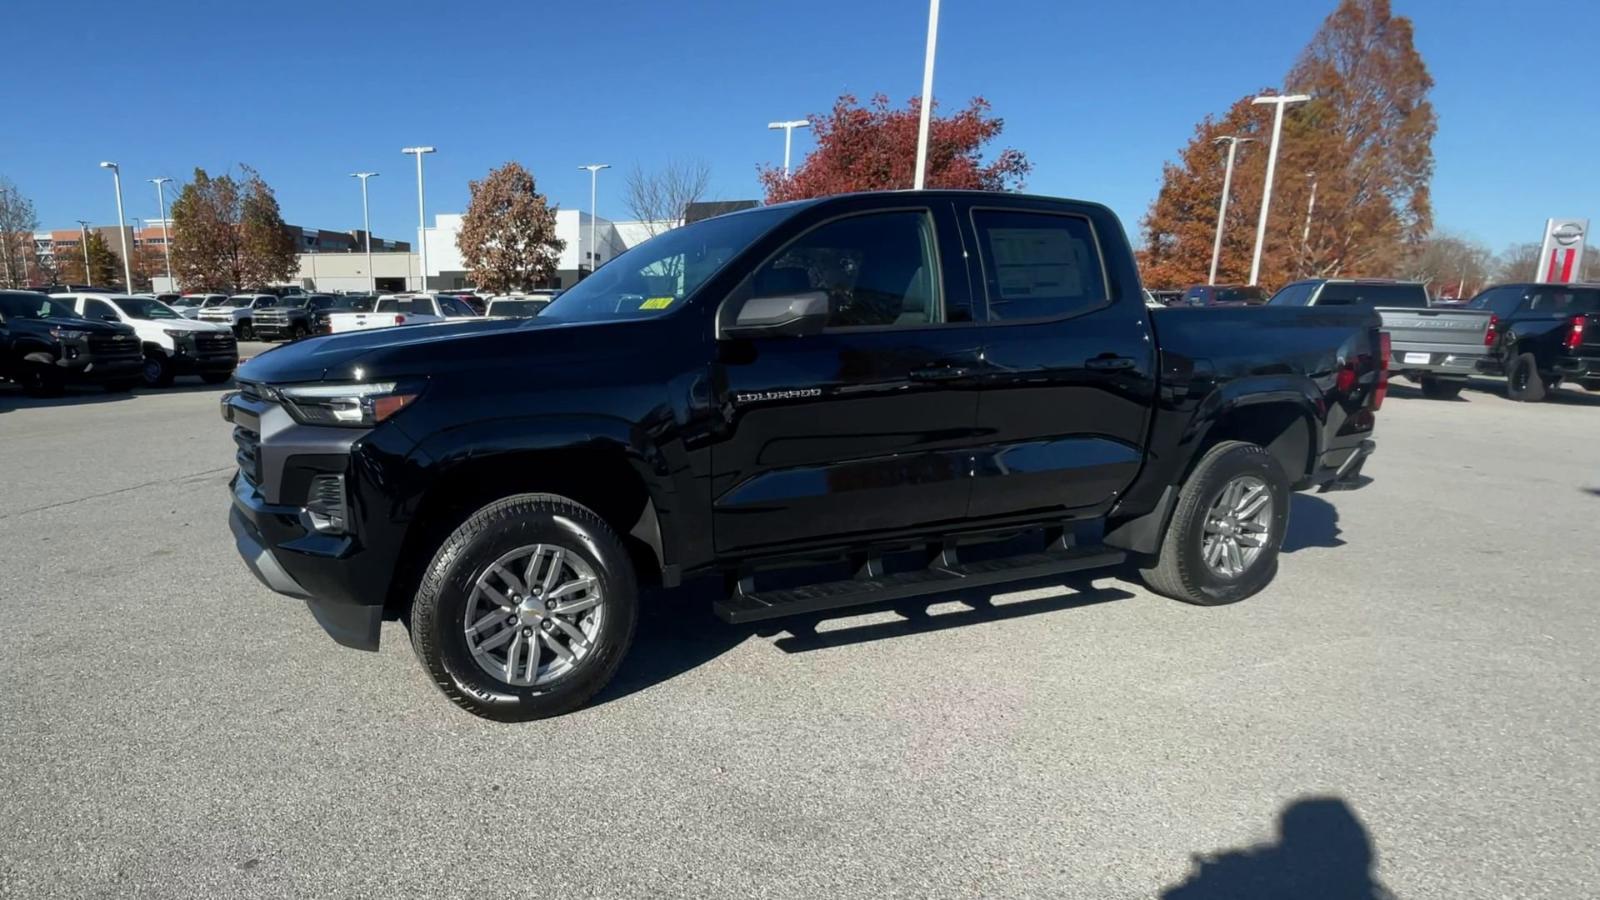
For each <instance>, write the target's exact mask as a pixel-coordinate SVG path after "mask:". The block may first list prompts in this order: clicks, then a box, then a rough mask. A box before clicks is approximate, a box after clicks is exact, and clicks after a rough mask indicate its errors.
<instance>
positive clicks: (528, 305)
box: [489, 300, 550, 316]
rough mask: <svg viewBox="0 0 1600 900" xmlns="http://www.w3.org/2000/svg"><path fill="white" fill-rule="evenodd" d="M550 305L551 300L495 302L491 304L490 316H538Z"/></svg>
mask: <svg viewBox="0 0 1600 900" xmlns="http://www.w3.org/2000/svg"><path fill="white" fill-rule="evenodd" d="M549 305H550V301H549V300H495V301H493V302H491V303H490V304H489V315H491V316H536V315H538V314H539V310H541V309H544V308H545V307H546V306H549Z"/></svg>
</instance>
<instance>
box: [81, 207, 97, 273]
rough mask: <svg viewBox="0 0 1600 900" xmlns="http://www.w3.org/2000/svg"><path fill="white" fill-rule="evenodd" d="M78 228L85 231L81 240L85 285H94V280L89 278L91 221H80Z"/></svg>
mask: <svg viewBox="0 0 1600 900" xmlns="http://www.w3.org/2000/svg"><path fill="white" fill-rule="evenodd" d="M78 228H79V229H80V230H82V231H83V237H82V238H80V240H82V241H83V283H84V284H93V283H94V280H93V279H91V278H90V277H89V220H87V219H79V220H78Z"/></svg>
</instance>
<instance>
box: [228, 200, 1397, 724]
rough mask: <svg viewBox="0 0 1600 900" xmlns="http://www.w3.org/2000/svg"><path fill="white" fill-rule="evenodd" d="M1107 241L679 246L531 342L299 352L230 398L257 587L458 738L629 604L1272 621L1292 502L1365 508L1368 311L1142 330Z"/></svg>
mask: <svg viewBox="0 0 1600 900" xmlns="http://www.w3.org/2000/svg"><path fill="white" fill-rule="evenodd" d="M1142 296H1143V295H1142V290H1141V287H1140V284H1139V277H1138V273H1137V271H1136V269H1135V267H1134V258H1133V253H1132V250H1131V248H1130V247H1129V245H1128V242H1127V238H1126V236H1125V234H1124V232H1123V230H1122V226H1121V224H1120V223H1119V222H1118V221H1117V219H1116V217H1115V216H1114V215H1113V214H1112V213H1111V211H1110V210H1108V209H1107V208H1105V207H1103V206H1099V205H1095V204H1091V203H1083V202H1076V201H1069V200H1059V199H1051V198H1043V197H1028V196H1022V195H1013V194H996V193H976V192H957V191H926V192H909V191H908V192H890V193H866V194H852V195H843V196H836V197H828V198H823V199H816V200H807V201H800V202H795V203H787V204H781V205H776V206H768V207H763V208H757V209H753V210H748V211H744V212H738V213H733V214H729V215H724V216H720V217H717V218H711V219H706V220H704V221H700V222H696V223H694V224H691V225H686V226H683V227H681V228H675V229H673V230H671V231H667V232H665V233H663V234H661V235H658V236H657V237H655V238H653V239H651V240H649V241H646V242H644V243H642V244H640V245H638V246H637V247H634V248H633V249H631V250H629V251H628V252H627V253H625V254H623V255H620V256H618V257H617V258H616V259H614V260H611V261H610V262H608V263H606V265H605V267H604V268H602V269H600V270H599V271H597V272H596V273H594V274H593V275H591V276H590V277H588V278H586V279H584V280H583V281H581V282H579V283H578V284H577V285H576V286H575V287H573V288H572V289H571V290H569V291H567V292H565V293H563V294H562V295H561V296H560V297H559V298H557V299H556V300H555V301H554V302H553V303H551V304H550V306H548V307H546V308H545V309H544V310H543V311H542V312H541V313H540V314H539V316H537V317H535V318H529V319H474V320H471V321H458V322H448V323H440V324H433V325H428V326H424V327H420V328H382V329H376V330H369V331H361V332H355V333H349V334H334V335H328V336H325V337H316V338H311V339H309V340H304V341H300V342H298V343H294V344H290V345H287V346H284V347H279V348H277V349H274V350H273V351H272V352H270V353H264V354H262V355H260V356H258V357H256V358H255V359H253V360H251V361H249V362H248V363H246V364H245V365H244V366H243V367H242V368H241V369H240V370H239V375H238V383H239V386H240V389H239V390H238V391H236V392H233V393H230V394H228V395H226V396H224V398H223V400H222V406H221V413H222V417H223V418H224V419H225V420H226V421H227V422H228V423H230V425H231V427H232V429H233V440H234V443H235V444H236V447H237V453H236V459H237V463H238V472H237V474H236V475H235V476H234V478H233V479H232V483H231V488H232V504H231V509H230V512H229V521H230V527H231V529H232V532H233V535H234V537H235V541H236V544H237V549H238V551H239V553H240V555H241V556H242V557H243V558H244V561H245V563H246V565H247V566H248V567H249V569H250V570H251V571H252V572H253V573H254V574H255V576H256V577H257V578H259V579H260V580H261V581H262V582H263V583H264V584H266V585H267V586H268V587H270V588H272V589H273V590H275V591H278V592H280V593H283V594H286V595H289V596H292V597H299V598H303V599H304V600H305V601H306V603H307V605H308V606H309V608H310V610H311V612H312V614H313V615H314V616H315V618H316V619H317V620H318V621H319V622H320V624H321V625H322V626H323V627H324V629H325V630H327V631H328V632H329V634H330V635H331V636H332V637H333V638H334V639H335V640H336V641H338V642H339V643H342V644H345V645H347V646H351V647H357V648H364V649H369V650H371V649H376V648H377V645H378V640H379V632H380V624H381V622H382V620H383V619H384V618H385V616H386V614H388V615H389V616H391V617H395V618H400V619H402V620H403V621H404V622H405V623H406V626H407V627H408V628H409V631H410V636H411V642H412V645H413V647H414V649H415V651H416V653H417V655H418V656H419V657H420V659H421V661H422V664H423V666H424V667H425V668H426V669H427V671H428V673H429V674H430V676H431V677H432V678H433V679H434V680H435V682H436V683H437V684H438V685H439V686H440V688H441V689H442V690H443V692H444V693H445V694H446V695H447V696H448V697H449V698H450V699H451V700H452V701H454V702H455V703H457V704H459V705H460V706H462V707H464V708H466V709H468V710H470V711H471V712H473V713H476V714H478V715H482V716H485V717H489V718H494V719H501V720H521V719H531V718H539V717H543V716H549V715H555V714H559V713H562V712H565V711H568V710H571V709H574V708H576V707H578V706H580V705H582V704H583V703H585V702H586V701H587V700H588V699H589V698H590V697H591V696H593V695H594V694H595V692H596V691H598V690H600V689H601V687H602V686H604V685H605V684H606V682H607V681H608V680H609V679H610V678H611V677H612V675H613V674H614V673H615V672H616V670H617V666H618V664H619V663H620V662H621V660H622V658H623V655H624V654H625V653H626V652H627V650H628V647H629V644H630V642H631V641H632V639H633V632H634V627H635V622H636V620H637V618H638V615H639V603H640V599H639V598H640V589H641V587H645V586H663V587H668V588H670V587H672V586H675V585H677V584H679V583H680V582H681V581H683V580H684V579H685V578H687V577H690V576H701V575H708V576H713V577H714V576H716V575H720V576H721V577H722V578H723V579H724V583H725V584H726V586H727V591H726V594H725V595H724V596H722V597H720V598H719V599H718V600H717V601H716V602H715V604H714V609H715V612H716V613H717V614H718V615H719V616H720V617H721V618H723V619H724V620H726V621H728V622H732V623H744V622H752V621H756V620H762V619H772V618H778V617H782V616H789V615H797V614H801V615H817V614H822V613H824V612H825V611H828V610H833V609H838V608H842V607H849V606H853V605H859V604H871V603H878V602H881V601H897V602H902V603H903V602H908V601H909V600H910V599H911V598H918V597H923V596H929V595H936V594H940V593H946V592H949V591H951V590H955V589H968V588H975V587H984V586H990V585H997V584H1002V583H1007V582H1013V581H1016V580H1020V579H1035V578H1041V577H1056V576H1060V575H1063V574H1065V573H1071V572H1080V571H1084V570H1090V569H1105V568H1108V567H1118V566H1121V565H1122V564H1124V563H1125V562H1132V563H1134V564H1135V565H1136V566H1137V568H1138V569H1139V570H1140V572H1141V574H1142V576H1143V578H1144V580H1145V581H1146V583H1147V584H1148V585H1149V586H1150V587H1151V588H1152V589H1153V590H1154V591H1156V592H1158V593H1161V594H1164V595H1166V596H1169V597H1173V598H1176V599H1178V600H1183V601H1187V602H1190V603H1195V604H1202V605H1216V604H1223V603H1231V602H1234V601H1237V600H1241V599H1243V598H1245V597H1248V596H1250V595H1251V594H1254V593H1256V592H1257V591H1260V590H1261V589H1262V588H1264V587H1266V586H1267V584H1268V583H1269V582H1270V581H1271V580H1272V578H1273V576H1274V574H1275V573H1276V572H1277V567H1278V550H1279V547H1280V545H1281V543H1282V541H1283V537H1284V530H1285V527H1286V526H1287V523H1288V515H1289V499H1290V492H1291V491H1293V490H1300V489H1306V488H1311V487H1319V488H1323V489H1330V488H1335V487H1351V486H1359V485H1361V484H1364V483H1365V481H1366V479H1363V478H1361V476H1360V471H1361V469H1362V466H1363V464H1364V463H1365V462H1366V460H1367V458H1368V454H1369V453H1370V452H1371V451H1372V449H1373V446H1374V444H1373V440H1372V434H1373V425H1374V419H1375V413H1376V412H1377V410H1378V408H1379V406H1380V405H1381V403H1382V401H1383V398H1384V395H1385V392H1386V390H1387V371H1386V368H1387V359H1386V353H1385V350H1386V346H1385V339H1384V338H1383V337H1382V336H1381V334H1380V329H1379V318H1378V315H1377V313H1375V312H1373V311H1372V310H1370V309H1363V308H1347V309H1326V310H1315V311H1311V310H1300V309H1269V308H1261V307H1258V308H1254V309H1196V310H1187V309H1163V310H1149V309H1147V308H1146V306H1145V304H1144V301H1143V299H1142Z"/></svg>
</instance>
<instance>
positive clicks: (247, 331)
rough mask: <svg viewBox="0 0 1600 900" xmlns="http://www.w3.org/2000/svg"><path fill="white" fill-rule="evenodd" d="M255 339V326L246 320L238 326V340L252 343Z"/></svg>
mask: <svg viewBox="0 0 1600 900" xmlns="http://www.w3.org/2000/svg"><path fill="white" fill-rule="evenodd" d="M255 339H256V326H255V325H254V324H252V323H251V322H250V321H248V320H246V321H244V322H241V323H240V324H239V340H241V341H253V340H255Z"/></svg>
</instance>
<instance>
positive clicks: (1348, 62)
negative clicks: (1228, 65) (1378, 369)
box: [1141, 0, 1437, 287]
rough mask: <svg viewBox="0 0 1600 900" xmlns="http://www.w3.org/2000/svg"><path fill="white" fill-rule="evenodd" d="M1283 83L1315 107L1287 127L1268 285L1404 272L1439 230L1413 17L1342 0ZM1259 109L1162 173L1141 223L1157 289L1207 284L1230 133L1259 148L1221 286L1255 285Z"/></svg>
mask: <svg viewBox="0 0 1600 900" xmlns="http://www.w3.org/2000/svg"><path fill="white" fill-rule="evenodd" d="M1284 85H1285V88H1286V90H1287V91H1288V92H1290V93H1299V94H1309V95H1310V96H1311V97H1312V99H1311V101H1310V102H1308V103H1305V104H1302V105H1299V106H1294V107H1290V108H1289V110H1288V112H1287V114H1286V116H1285V118H1284V127H1283V139H1282V142H1281V147H1280V150H1279V155H1278V166H1277V175H1276V179H1275V184H1274V187H1273V198H1272V208H1271V209H1270V210H1269V214H1268V219H1267V234H1266V242H1265V247H1264V248H1263V251H1262V266H1261V277H1260V280H1261V282H1262V283H1263V284H1267V285H1279V284H1282V283H1284V282H1286V281H1289V280H1292V279H1293V278H1297V277H1305V276H1333V275H1366V276H1379V275H1393V274H1398V272H1399V269H1400V268H1401V267H1402V266H1403V265H1404V264H1405V262H1406V260H1408V259H1410V258H1412V257H1413V256H1414V255H1415V248H1416V246H1417V244H1418V243H1419V242H1420V241H1421V240H1422V239H1423V238H1424V237H1425V236H1426V235H1427V234H1428V233H1429V231H1430V230H1431V228H1432V224H1433V208H1432V203H1431V198H1430V194H1429V187H1428V186H1429V181H1430V180H1431V178H1432V176H1433V149H1432V144H1433V136H1434V133H1435V132H1436V131H1437V117H1436V116H1435V114H1434V111H1433V106H1432V104H1431V103H1430V102H1429V101H1428V92H1429V90H1430V89H1431V88H1432V87H1433V79H1432V78H1431V77H1430V76H1429V75H1428V70H1427V66H1426V65H1424V63H1423V61H1422V57H1421V55H1420V54H1419V53H1418V52H1417V49H1416V46H1415V43H1414V40H1413V30H1412V24H1411V20H1410V19H1408V18H1406V17H1404V16H1396V15H1393V13H1392V12H1391V10H1390V7H1389V0H1342V2H1341V3H1340V4H1339V6H1338V7H1337V8H1336V9H1335V10H1334V11H1333V13H1332V14H1330V15H1329V16H1328V18H1327V19H1325V20H1324V21H1323V23H1322V26H1321V27H1320V28H1319V29H1318V30H1317V33H1316V34H1315V35H1314V36H1313V37H1312V39H1311V42H1310V43H1309V44H1308V45H1306V47H1305V49H1304V50H1302V51H1301V53H1300V56H1299V58H1298V59H1297V60H1296V62H1295V65H1294V67H1293V68H1292V69H1291V70H1290V71H1289V73H1288V76H1287V77H1286V78H1285V80H1284ZM1250 99H1251V98H1250V97H1245V98H1242V99H1240V100H1238V101H1236V102H1235V103H1234V104H1233V105H1232V106H1231V107H1230V108H1229V109H1228V111H1227V113H1225V114H1224V115H1223V116H1221V117H1220V118H1211V117H1208V118H1207V119H1206V120H1204V121H1203V122H1201V123H1200V125H1199V126H1197V128H1196V130H1195V136H1194V137H1193V138H1192V139H1191V140H1190V142H1189V144H1188V145H1187V146H1186V147H1185V148H1184V149H1183V150H1182V151H1180V153H1179V158H1178V161H1177V162H1174V163H1169V164H1168V165H1167V166H1166V167H1165V169H1164V171H1163V178H1162V186H1161V192H1160V193H1159V194H1158V195H1157V197H1156V200H1155V202H1154V203H1153V204H1152V206H1151V208H1150V212H1149V213H1148V215H1146V217H1145V219H1144V221H1143V231H1144V249H1143V252H1142V254H1141V262H1142V263H1143V266H1144V276H1145V279H1146V281H1147V282H1148V283H1150V284H1151V285H1155V286H1162V287H1166V286H1178V285H1183V284H1189V283H1194V282H1199V281H1204V280H1205V277H1206V273H1207V269H1208V267H1209V264H1210V260H1211V245H1212V239H1213V237H1214V235H1215V227H1216V215H1217V208H1218V204H1219V201H1220V200H1221V196H1222V180H1223V173H1222V168H1223V150H1222V148H1220V147H1218V146H1217V145H1215V144H1214V141H1215V139H1216V138H1218V137H1221V136H1223V135H1228V134H1236V135H1239V136H1243V137H1252V138H1255V139H1257V141H1258V142H1257V143H1250V144H1244V145H1241V148H1240V151H1241V152H1240V157H1239V162H1238V164H1237V168H1236V170H1235V173H1234V180H1233V196H1232V198H1231V199H1230V201H1229V215H1228V220H1227V221H1226V222H1225V223H1224V239H1223V240H1224V242H1223V247H1222V254H1221V259H1220V264H1219V267H1218V275H1217V280H1218V281H1219V282H1222V281H1243V280H1246V279H1247V278H1248V277H1249V271H1250V257H1251V254H1252V252H1253V250H1254V246H1255V223H1256V220H1257V217H1258V216H1259V214H1260V211H1261V194H1262V187H1263V183H1264V181H1265V175H1266V155H1267V153H1266V151H1267V146H1266V145H1267V139H1268V138H1269V137H1270V135H1271V120H1270V115H1271V110H1270V108H1269V107H1265V106H1253V105H1252V104H1251V103H1250ZM1313 190H1315V210H1314V211H1312V210H1311V204H1312V191H1313Z"/></svg>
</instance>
